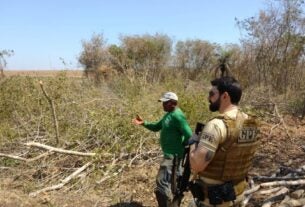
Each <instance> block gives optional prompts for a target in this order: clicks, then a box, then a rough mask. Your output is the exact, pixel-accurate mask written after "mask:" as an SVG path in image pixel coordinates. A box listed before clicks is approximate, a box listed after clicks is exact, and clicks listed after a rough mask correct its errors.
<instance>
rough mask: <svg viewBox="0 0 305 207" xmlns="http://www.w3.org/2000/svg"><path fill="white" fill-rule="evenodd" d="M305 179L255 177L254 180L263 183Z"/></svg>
mask: <svg viewBox="0 0 305 207" xmlns="http://www.w3.org/2000/svg"><path fill="white" fill-rule="evenodd" d="M304 178H305V177H304V176H303V177H300V176H298V177H267V176H257V177H254V178H253V179H254V180H255V181H261V182H268V181H286V180H288V181H289V180H290V181H291V180H301V179H304Z"/></svg>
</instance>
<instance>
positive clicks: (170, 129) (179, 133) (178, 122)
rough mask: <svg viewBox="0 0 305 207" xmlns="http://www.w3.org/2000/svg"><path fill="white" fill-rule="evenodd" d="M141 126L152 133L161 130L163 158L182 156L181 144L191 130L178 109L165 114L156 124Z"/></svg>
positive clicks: (146, 123) (150, 123)
mask: <svg viewBox="0 0 305 207" xmlns="http://www.w3.org/2000/svg"><path fill="white" fill-rule="evenodd" d="M143 126H144V127H145V128H147V129H149V130H151V131H154V132H157V131H160V130H161V132H160V145H161V148H162V151H163V154H164V156H165V157H168V156H171V155H175V154H177V155H178V156H179V157H180V158H181V157H182V156H183V151H184V146H183V142H185V141H187V140H188V139H189V138H190V137H191V135H192V130H191V128H190V126H189V124H188V122H187V120H186V118H185V115H184V114H183V112H182V111H181V109H180V108H176V109H175V110H174V111H171V112H168V113H166V114H165V115H164V116H163V117H162V119H161V120H160V121H158V122H147V121H145V122H144V124H143Z"/></svg>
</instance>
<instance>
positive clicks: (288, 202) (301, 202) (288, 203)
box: [279, 198, 305, 207]
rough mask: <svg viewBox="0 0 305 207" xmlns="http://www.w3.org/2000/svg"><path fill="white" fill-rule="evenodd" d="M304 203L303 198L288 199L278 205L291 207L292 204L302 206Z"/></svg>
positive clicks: (304, 199)
mask: <svg viewBox="0 0 305 207" xmlns="http://www.w3.org/2000/svg"><path fill="white" fill-rule="evenodd" d="M304 205H305V198H302V199H299V200H295V199H290V200H288V201H285V202H282V203H281V204H280V205H279V207H287V206H289V207H293V206H304Z"/></svg>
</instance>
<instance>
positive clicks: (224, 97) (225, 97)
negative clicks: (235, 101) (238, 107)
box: [221, 92, 230, 99]
mask: <svg viewBox="0 0 305 207" xmlns="http://www.w3.org/2000/svg"><path fill="white" fill-rule="evenodd" d="M221 95H222V97H223V99H228V98H230V95H229V94H228V92H224V93H223V94H221Z"/></svg>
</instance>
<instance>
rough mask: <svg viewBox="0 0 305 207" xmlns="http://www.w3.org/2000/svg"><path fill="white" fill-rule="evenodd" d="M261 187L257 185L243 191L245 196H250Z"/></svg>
mask: <svg viewBox="0 0 305 207" xmlns="http://www.w3.org/2000/svg"><path fill="white" fill-rule="evenodd" d="M260 187H261V185H257V186H254V187H253V188H250V189H249V190H246V191H245V196H247V195H250V194H252V193H254V192H256V191H258V190H259V189H260Z"/></svg>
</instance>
